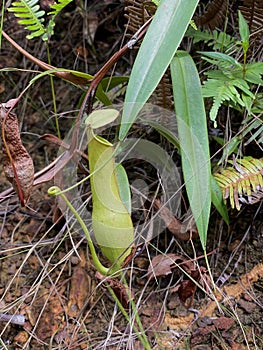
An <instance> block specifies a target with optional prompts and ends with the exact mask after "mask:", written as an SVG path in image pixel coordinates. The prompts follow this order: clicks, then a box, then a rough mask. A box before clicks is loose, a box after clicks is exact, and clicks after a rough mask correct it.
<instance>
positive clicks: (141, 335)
mask: <svg viewBox="0 0 263 350" xmlns="http://www.w3.org/2000/svg"><path fill="white" fill-rule="evenodd" d="M124 285H125V287H128V284H127V282H126V280H125V279H124ZM106 286H107V289H108V291H109V293H110V295H111V296H112V298H113V299H114V301H115V302H116V304H117V305H118V307H119V309H120V311H121V313H122V314H123V316H124V317H125V318H126V320H127V321H128V323H129V324H130V326H131V327H132V329H133V330H134V332H135V333H136V335H137V337H138V339H139V340H140V341H141V343H142V344H143V346H144V348H145V349H146V350H151V345H150V344H149V341H148V339H147V337H146V335H145V331H144V329H143V326H142V323H141V320H140V317H139V314H138V311H137V308H136V305H135V304H134V301H133V299H132V297H131V295H130V293H129V292H128V293H129V302H130V304H131V307H132V311H133V313H134V316H135V320H136V322H137V323H138V326H139V329H140V331H141V333H140V332H139V330H138V328H137V327H136V326H135V325H134V322H132V320H131V318H130V316H129V315H128V313H127V311H126V310H125V309H124V307H123V305H122V304H121V302H120V300H119V299H118V297H117V296H116V294H115V292H114V290H113V289H112V288H111V287H110V285H109V284H108V283H107V284H106ZM127 290H128V291H129V288H127Z"/></svg>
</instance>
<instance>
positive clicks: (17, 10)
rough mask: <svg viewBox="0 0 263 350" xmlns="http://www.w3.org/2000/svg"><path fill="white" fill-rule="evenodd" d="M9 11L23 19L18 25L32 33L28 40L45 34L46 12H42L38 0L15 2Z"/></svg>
mask: <svg viewBox="0 0 263 350" xmlns="http://www.w3.org/2000/svg"><path fill="white" fill-rule="evenodd" d="M8 11H10V12H13V13H14V15H15V16H16V17H17V18H21V19H20V20H19V21H18V23H19V24H22V25H24V26H25V27H26V29H28V30H29V31H30V32H31V33H30V34H28V35H27V39H32V38H35V37H39V36H41V35H43V34H44V33H45V27H44V25H43V22H44V18H43V16H44V14H45V11H42V10H40V6H39V5H38V0H20V1H15V2H13V3H12V7H10V8H8Z"/></svg>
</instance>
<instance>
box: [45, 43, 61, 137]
mask: <svg viewBox="0 0 263 350" xmlns="http://www.w3.org/2000/svg"><path fill="white" fill-rule="evenodd" d="M46 50H47V59H48V64H50V65H51V58H50V51H49V46H48V42H46ZM49 79H50V86H51V94H52V102H53V108H54V114H55V123H56V129H57V135H58V138H59V139H60V138H61V133H60V129H59V122H58V115H57V101H56V93H55V86H54V79H53V76H52V75H50V76H49Z"/></svg>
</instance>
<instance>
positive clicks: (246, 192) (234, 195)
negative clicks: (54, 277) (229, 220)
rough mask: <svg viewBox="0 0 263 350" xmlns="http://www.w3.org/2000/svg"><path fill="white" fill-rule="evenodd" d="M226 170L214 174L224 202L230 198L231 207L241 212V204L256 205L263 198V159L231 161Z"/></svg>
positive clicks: (250, 158) (246, 158) (249, 158)
mask: <svg viewBox="0 0 263 350" xmlns="http://www.w3.org/2000/svg"><path fill="white" fill-rule="evenodd" d="M228 163H230V164H232V166H228V167H227V168H225V169H221V170H220V172H218V173H216V174H214V178H215V179H216V181H217V182H218V184H219V186H220V188H221V190H222V193H223V198H224V201H225V202H226V200H227V199H228V198H229V200H230V204H231V207H232V208H233V209H234V208H236V209H237V210H240V207H241V203H247V204H254V203H256V202H258V201H259V200H260V199H262V198H263V158H260V159H255V158H252V157H244V158H243V159H236V160H230V161H228Z"/></svg>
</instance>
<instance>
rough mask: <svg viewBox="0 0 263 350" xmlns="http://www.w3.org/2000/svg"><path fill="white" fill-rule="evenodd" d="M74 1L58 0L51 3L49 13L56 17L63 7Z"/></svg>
mask: <svg viewBox="0 0 263 350" xmlns="http://www.w3.org/2000/svg"><path fill="white" fill-rule="evenodd" d="M72 1H73V0H58V2H57V3H54V4H51V5H50V8H51V11H50V12H49V13H48V14H49V15H53V17H56V16H57V15H58V14H59V12H61V11H62V10H63V8H64V7H66V6H67V5H68V4H70V3H71V2H72Z"/></svg>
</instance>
